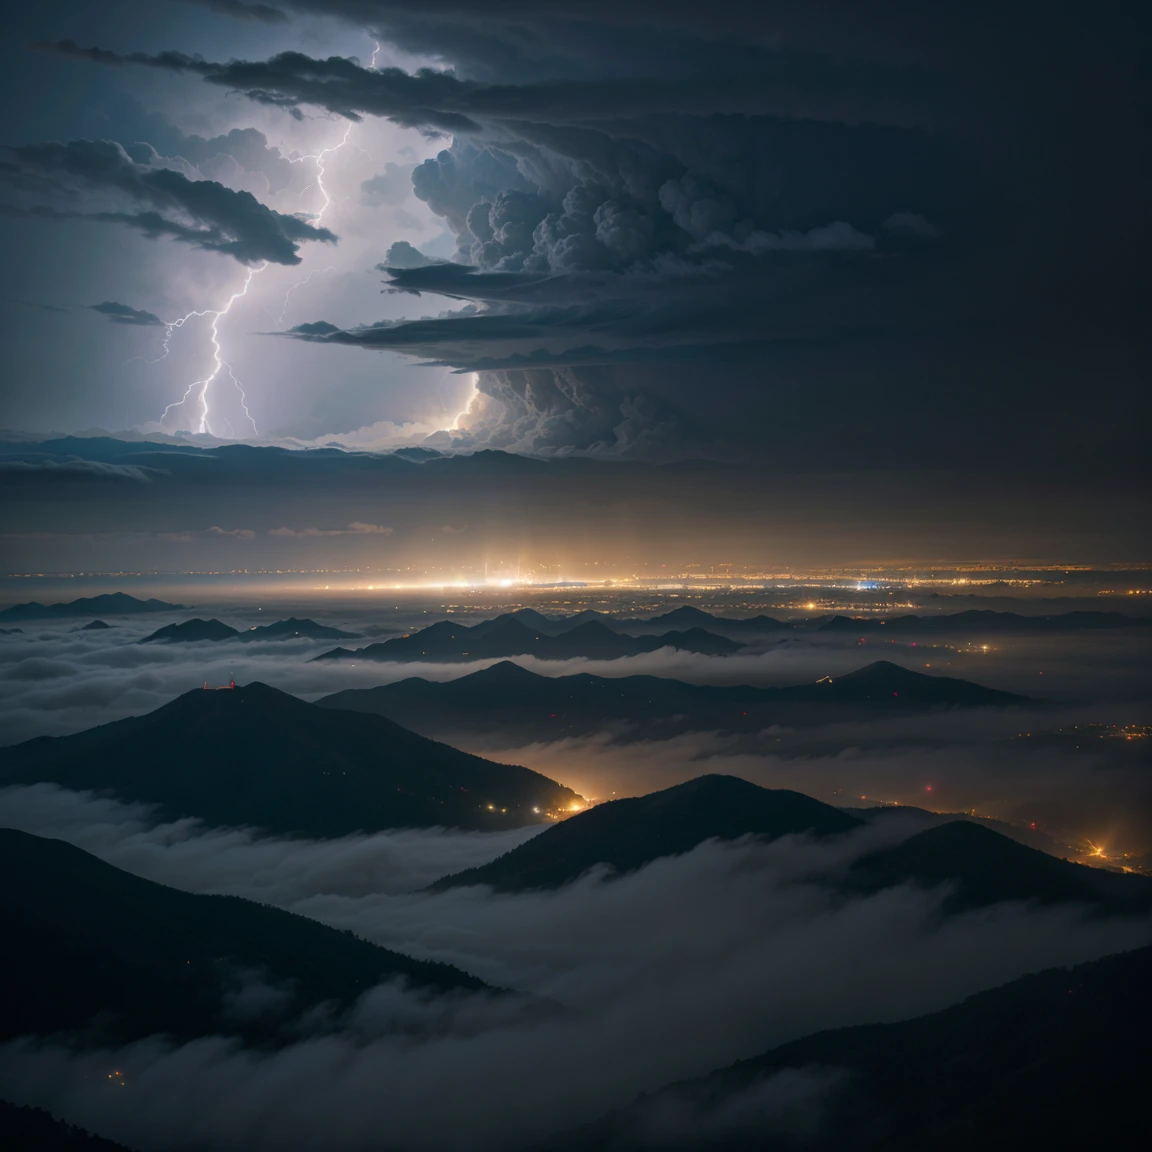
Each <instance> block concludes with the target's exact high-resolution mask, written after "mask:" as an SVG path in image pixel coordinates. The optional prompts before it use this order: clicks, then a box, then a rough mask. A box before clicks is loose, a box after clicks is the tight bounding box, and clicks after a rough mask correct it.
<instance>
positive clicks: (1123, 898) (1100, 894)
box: [846, 820, 1152, 914]
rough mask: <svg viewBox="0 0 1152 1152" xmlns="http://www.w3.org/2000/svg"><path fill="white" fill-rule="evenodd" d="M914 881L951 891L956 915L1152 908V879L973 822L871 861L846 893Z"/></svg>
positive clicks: (925, 835) (948, 903)
mask: <svg viewBox="0 0 1152 1152" xmlns="http://www.w3.org/2000/svg"><path fill="white" fill-rule="evenodd" d="M909 882H913V883H916V884H919V885H921V886H923V887H937V886H939V885H942V884H948V885H950V886H951V888H952V891H951V893H950V895H949V896H948V897H947V899H946V900H945V903H944V908H945V910H946V911H948V912H959V911H964V910H966V909H969V908H975V907H980V906H984V905H988V904H997V903H1001V902H1003V901H1006V900H1030V901H1035V902H1036V903H1039V904H1065V903H1078V904H1086V905H1089V906H1091V907H1092V908H1093V909H1094V910H1096V911H1098V912H1107V913H1116V914H1123V913H1143V912H1147V911H1149V910H1152V878H1149V877H1147V876H1138V875H1127V874H1124V873H1119V872H1110V871H1108V870H1106V869H1103V868H1090V867H1088V866H1087V865H1085V864H1075V863H1073V862H1072V861H1070V860H1061V859H1059V858H1058V857H1055V856H1049V855H1048V854H1047V853H1045V852H1040V851H1038V850H1037V849H1035V848H1029V847H1028V846H1027V845H1025V844H1021V843H1019V842H1018V841H1016V840H1013V839H1010V838H1009V837H1007V836H1004V835H1001V833H999V832H994V831H993V830H992V829H991V828H985V827H982V826H981V825H979V824H975V823H972V822H970V821H966V820H955V821H952V822H951V823H948V824H942V825H940V826H939V827H936V828H929V829H927V830H926V831H924V832H918V833H916V835H914V836H910V837H909V838H908V839H907V840H905V841H903V842H902V843H900V844H897V845H896V846H895V847H893V848H885V849H883V850H882V851H879V852H875V853H872V854H871V855H869V856H865V857H864V858H863V859H862V860H859V861H858V862H857V863H856V864H855V865H854V866H853V867H852V869H851V871H850V872H849V874H848V878H847V881H846V887H847V888H848V889H849V890H854V891H860V892H878V891H880V890H881V889H883V888H891V887H893V886H895V885H898V884H905V883H909Z"/></svg>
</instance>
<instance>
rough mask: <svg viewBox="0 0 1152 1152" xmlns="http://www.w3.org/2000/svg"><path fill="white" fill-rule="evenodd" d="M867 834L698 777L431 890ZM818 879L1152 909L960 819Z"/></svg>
mask: <svg viewBox="0 0 1152 1152" xmlns="http://www.w3.org/2000/svg"><path fill="white" fill-rule="evenodd" d="M864 826H865V821H864V820H862V819H860V818H859V817H858V816H855V815H852V814H850V813H848V812H845V811H843V810H842V809H840V808H834V807H832V806H831V805H829V804H824V803H821V802H820V801H819V800H815V799H813V798H812V797H810V796H805V795H804V794H803V793H800V792H792V791H788V790H785V789H770V788H761V787H759V786H758V785H756V784H752V783H750V782H749V781H747V780H742V779H740V778H739V777H736V776H721V775H709V776H700V777H698V778H697V779H695V780H689V781H688V782H687V783H684V784H678V785H676V786H674V787H672V788H666V789H664V790H663V791H661V792H653V793H650V794H649V795H647V796H638V797H631V798H628V799H624V800H612V801H609V802H608V803H605V804H599V805H597V806H596V807H593V808H590V809H588V810H587V811H585V812H581V813H579V814H578V815H575V816H570V817H569V818H568V819H567V820H565V821H564V822H563V823H560V824H556V825H553V826H552V827H551V828H548V829H546V830H545V831H543V832H541V833H540V835H539V836H535V837H533V838H532V839H531V840H528V841H527V842H525V843H524V844H521V845H519V846H518V847H516V848H514V849H512V850H511V851H510V852H507V853H505V854H504V855H503V856H500V857H498V858H497V859H496V860H493V861H490V862H489V863H487V864H483V865H480V866H479V867H476V868H470V869H468V870H466V871H464V872H460V873H457V874H455V875H452V876H445V877H443V878H442V879H440V880H437V881H436V882H435V884H433V885H432V889H433V890H435V891H444V890H447V889H449V888H457V887H468V886H473V885H479V884H483V885H487V886H488V887H490V888H492V889H494V890H496V891H499V892H519V891H525V890H529V889H535V888H558V887H561V886H562V885H564V884H569V883H571V882H572V881H574V880H577V879H578V878H579V877H580V876H583V875H585V874H586V873H588V872H589V871H591V870H592V869H594V868H597V867H603V868H605V869H606V870H607V872H608V873H609V874H610V875H616V876H620V875H624V874H626V873H628V872H632V871H635V870H636V869H638V868H642V867H643V866H644V865H646V864H650V863H651V862H652V861H654V860H658V859H660V858H661V857H666V856H680V855H682V854H683V853H685V852H690V851H692V849H693V848H695V847H697V846H698V845H700V844H702V843H704V841H706V840H712V839H715V840H737V839H739V838H741V837H743V836H755V837H758V838H760V839H762V840H765V841H768V840H775V839H777V838H779V837H781V836H788V835H810V836H815V837H817V838H823V837H827V836H838V835H843V834H845V833H851V832H853V831H855V830H859V829H862V828H863V827H864ZM824 882H825V883H826V884H828V885H829V886H830V887H832V888H833V889H834V890H835V891H837V892H838V893H840V894H841V895H843V896H844V897H852V896H859V895H861V894H869V895H871V894H874V893H876V892H880V891H882V890H884V889H886V888H895V887H899V886H900V885H904V884H915V885H917V886H919V887H922V888H929V889H939V890H940V891H941V892H942V894H943V909H944V911H945V913H948V914H951V913H954V912H961V911H967V910H969V909H972V908H978V907H985V906H987V905H990V904H997V903H1002V902H1004V901H1008V900H1026V901H1034V902H1036V903H1040V904H1060V903H1072V904H1081V905H1084V906H1086V907H1089V908H1091V909H1093V910H1094V911H1095V912H1098V913H1101V914H1114V915H1126V914H1131V915H1142V914H1145V913H1147V912H1148V911H1150V910H1152V878H1149V877H1146V876H1138V875H1127V874H1122V873H1116V872H1109V871H1107V870H1105V869H1099V868H1089V867H1087V866H1085V865H1083V864H1074V863H1072V862H1070V861H1068V860H1061V859H1058V858H1057V857H1055V856H1049V855H1048V854H1046V853H1044V852H1040V851H1037V850H1036V849H1035V848H1029V847H1027V846H1026V845H1024V844H1020V843H1018V842H1017V841H1016V840H1013V839H1010V838H1009V837H1007V836H1005V835H1002V834H1001V833H999V832H996V831H993V830H992V829H991V828H987V827H982V826H981V825H979V824H976V823H972V822H970V821H967V820H952V821H948V822H946V823H941V824H939V825H937V826H936V827H933V828H929V829H927V830H925V831H923V832H918V833H916V834H914V835H911V836H906V837H905V838H904V839H903V840H901V841H900V842H899V843H897V844H896V845H895V846H891V847H885V848H880V849H875V850H873V851H870V852H866V853H864V854H862V855H861V856H859V857H858V858H857V859H855V860H854V861H853V862H851V863H849V864H846V865H844V866H842V867H841V866H839V865H837V866H835V867H834V868H833V869H832V870H831V871H830V872H829V873H828V874H827V875H826V876H825V877H824Z"/></svg>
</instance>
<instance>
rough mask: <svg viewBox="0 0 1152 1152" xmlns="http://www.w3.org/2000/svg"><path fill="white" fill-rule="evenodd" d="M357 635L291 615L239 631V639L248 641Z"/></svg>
mask: <svg viewBox="0 0 1152 1152" xmlns="http://www.w3.org/2000/svg"><path fill="white" fill-rule="evenodd" d="M356 636H357V633H356V632H342V631H341V630H340V629H339V628H329V627H328V626H327V625H326V624H317V623H316V621H315V620H297V619H296V617H295V616H290V617H289V618H288V619H287V620H277V621H276V622H275V623H274V624H264V625H262V626H261V627H259V628H249V629H248V631H247V632H241V633H239V636H238V639H240V640H242V641H244V642H245V643H247V642H250V641H253V640H300V639H302V640H353V639H355V638H356Z"/></svg>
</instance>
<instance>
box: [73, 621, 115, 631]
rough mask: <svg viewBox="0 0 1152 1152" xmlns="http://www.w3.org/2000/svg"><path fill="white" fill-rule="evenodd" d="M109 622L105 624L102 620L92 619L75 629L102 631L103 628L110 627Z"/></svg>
mask: <svg viewBox="0 0 1152 1152" xmlns="http://www.w3.org/2000/svg"><path fill="white" fill-rule="evenodd" d="M111 627H112V625H111V624H106V623H105V622H104V621H103V620H92V621H90V622H89V623H88V624H84V625H82V626H81V627H80V628H79V629H77V631H80V632H103V631H104V629H105V628H111Z"/></svg>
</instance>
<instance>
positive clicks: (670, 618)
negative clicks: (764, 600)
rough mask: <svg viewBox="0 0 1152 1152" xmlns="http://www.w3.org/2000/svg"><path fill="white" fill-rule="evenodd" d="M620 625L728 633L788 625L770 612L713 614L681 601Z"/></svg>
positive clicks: (756, 631)
mask: <svg viewBox="0 0 1152 1152" xmlns="http://www.w3.org/2000/svg"><path fill="white" fill-rule="evenodd" d="M621 624H622V625H632V626H636V625H643V626H644V627H646V628H704V629H707V630H708V631H710V632H719V633H720V634H721V635H727V634H729V633H738V634H741V635H744V634H758V635H768V634H769V633H772V632H787V631H789V630H791V628H792V625H791V624H786V623H785V622H784V621H782V620H774V619H773V618H772V617H771V616H752V617H745V618H740V617H732V616H715V615H713V614H712V613H711V612H704V611H703V610H701V609H700V608H696V607H693V606H692V605H691V604H682V605H681V606H680V607H679V608H674V609H673V610H672V611H671V612H665V613H664V614H663V615H662V616H652V617H649V619H647V620H629V621H621Z"/></svg>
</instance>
